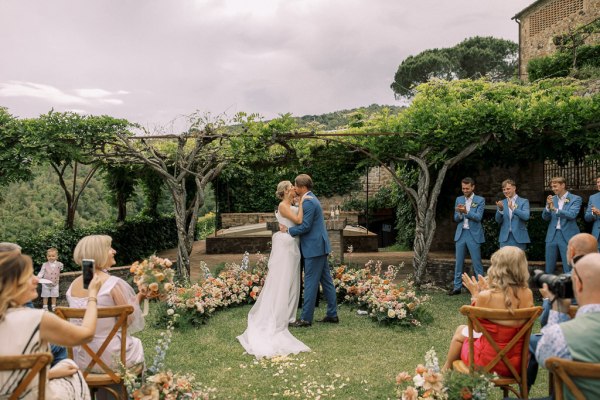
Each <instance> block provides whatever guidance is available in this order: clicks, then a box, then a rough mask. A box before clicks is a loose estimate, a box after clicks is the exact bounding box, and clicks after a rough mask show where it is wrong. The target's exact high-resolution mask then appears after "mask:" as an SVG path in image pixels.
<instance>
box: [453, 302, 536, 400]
mask: <svg viewBox="0 0 600 400" xmlns="http://www.w3.org/2000/svg"><path fill="white" fill-rule="evenodd" d="M460 312H461V313H462V314H463V315H465V316H467V318H468V327H469V371H470V372H471V373H472V372H473V371H474V369H475V363H474V357H475V355H474V354H475V353H474V352H475V348H474V343H475V340H474V338H473V331H474V330H475V331H477V332H480V333H481V334H482V336H483V337H485V338H486V340H487V341H488V342H489V344H490V345H491V346H492V347H493V349H494V350H495V352H496V356H495V357H494V358H493V359H492V360H491V361H490V362H489V363H488V364H487V365H485V366H484V367H483V370H484V371H485V372H490V371H491V370H492V369H493V368H494V367H495V366H496V365H498V364H499V363H500V362H504V365H505V366H506V367H507V368H508V370H509V372H510V374H511V375H510V376H509V377H502V378H501V379H499V380H498V382H505V383H507V385H504V384H503V383H501V384H500V385H498V384H497V386H505V389H508V390H511V391H512V392H514V393H515V394H517V395H518V396H519V397H521V398H527V395H528V394H527V362H528V359H529V337H530V335H531V330H532V328H533V324H534V323H535V320H536V319H537V317H538V316H539V315H540V314H541V313H542V307H530V308H521V309H516V310H513V312H512V313H511V312H509V311H508V310H498V309H491V308H482V307H474V306H466V305H465V306H462V307H461V308H460ZM484 319H486V320H493V321H525V322H524V323H523V325H521V326H520V327H519V328H518V329H519V330H518V331H517V333H516V334H515V336H514V337H513V338H512V339H511V340H510V341H509V342H508V343H507V344H506V346H504V348H501V347H500V345H498V343H497V342H496V340H494V338H493V337H492V335H491V334H490V332H489V331H488V330H487V329H486V328H485V326H484V325H483V324H482V323H481V320H484ZM519 342H522V343H523V346H522V348H521V354H520V357H521V364H520V366H519V368H518V369H516V368H515V367H514V366H513V365H512V364H511V363H510V360H509V358H508V353H510V352H511V350H513V349H514V348H516V347H517V346H518V344H519ZM510 384H518V385H519V388H520V390H519V393H517V392H515V391H514V390H513V389H512V388H511V387H510Z"/></svg>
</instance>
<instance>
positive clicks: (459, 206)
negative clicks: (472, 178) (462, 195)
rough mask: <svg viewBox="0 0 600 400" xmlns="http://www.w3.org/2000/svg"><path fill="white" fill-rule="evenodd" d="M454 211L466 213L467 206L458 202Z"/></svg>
mask: <svg viewBox="0 0 600 400" xmlns="http://www.w3.org/2000/svg"><path fill="white" fill-rule="evenodd" d="M456 211H458V212H459V213H462V214H466V213H467V207H466V206H465V205H464V204H459V205H458V206H457V207H456Z"/></svg>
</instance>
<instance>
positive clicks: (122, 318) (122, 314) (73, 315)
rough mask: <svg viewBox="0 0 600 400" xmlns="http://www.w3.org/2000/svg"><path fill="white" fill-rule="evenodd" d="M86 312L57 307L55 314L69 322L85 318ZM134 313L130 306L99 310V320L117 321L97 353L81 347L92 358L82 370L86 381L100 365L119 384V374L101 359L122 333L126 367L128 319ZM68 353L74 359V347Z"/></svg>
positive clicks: (84, 345)
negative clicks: (112, 342)
mask: <svg viewBox="0 0 600 400" xmlns="http://www.w3.org/2000/svg"><path fill="white" fill-rule="evenodd" d="M85 311H86V309H85V308H69V307H56V310H55V313H56V315H57V316H59V317H61V318H63V319H65V320H69V319H81V318H83V316H84V315H85ZM132 313H133V306H130V305H124V306H113V307H101V308H98V318H115V319H116V320H115V325H114V326H113V328H112V330H111V331H110V333H109V334H108V335H107V336H106V339H104V342H102V345H100V347H99V348H98V350H97V351H93V350H92V349H91V348H90V347H89V346H88V345H87V344H82V345H81V348H82V350H83V351H85V352H86V353H87V354H88V355H89V356H90V358H91V359H90V363H89V364H88V365H87V367H85V368H84V369H83V370H82V372H83V377H84V378H85V379H86V381H87V380H88V379H87V378H88V375H90V373H92V368H93V367H94V366H95V365H98V366H99V367H100V368H101V369H102V373H104V374H106V375H108V376H109V377H110V379H111V380H112V381H113V382H114V383H119V382H120V381H121V378H120V376H119V374H118V372H115V371H114V370H113V369H112V368H111V367H109V366H108V365H106V363H105V362H104V361H102V359H101V357H102V355H103V354H104V351H105V350H106V348H107V347H108V345H109V344H110V342H111V341H112V339H113V338H114V337H115V335H116V334H117V332H119V331H121V350H120V360H121V364H123V365H126V353H125V351H126V349H127V319H128V317H129V315H131V314H132ZM68 353H69V357H70V358H73V348H72V347H69V348H68ZM92 374H93V373H92ZM88 384H89V382H88Z"/></svg>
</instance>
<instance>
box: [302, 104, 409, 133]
mask: <svg viewBox="0 0 600 400" xmlns="http://www.w3.org/2000/svg"><path fill="white" fill-rule="evenodd" d="M385 109H387V110H389V111H390V112H391V113H392V114H397V113H399V112H400V111H402V109H403V108H402V107H397V106H389V105H386V106H381V105H378V104H371V105H370V106H367V107H361V108H354V109H351V110H340V111H334V112H332V113H327V114H321V115H304V116H302V117H296V118H295V120H296V121H297V124H298V127H299V128H300V129H303V130H305V129H307V130H312V129H314V130H320V131H332V130H336V129H344V128H346V127H348V126H352V125H353V124H356V123H357V122H359V124H360V121H361V120H363V121H364V120H367V119H370V118H372V117H373V116H375V115H377V114H379V113H381V112H382V111H383V110H385ZM357 117H361V118H358V119H357Z"/></svg>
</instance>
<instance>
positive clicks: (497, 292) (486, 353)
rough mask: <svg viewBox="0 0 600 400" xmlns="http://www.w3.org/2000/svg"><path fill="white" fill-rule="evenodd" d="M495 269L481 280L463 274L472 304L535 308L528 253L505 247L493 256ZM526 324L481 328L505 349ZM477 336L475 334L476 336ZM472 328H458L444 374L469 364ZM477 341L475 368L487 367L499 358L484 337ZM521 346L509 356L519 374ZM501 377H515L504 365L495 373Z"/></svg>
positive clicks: (504, 323)
mask: <svg viewBox="0 0 600 400" xmlns="http://www.w3.org/2000/svg"><path fill="white" fill-rule="evenodd" d="M490 261H491V266H490V268H489V269H488V274H487V278H484V277H482V276H479V279H478V280H477V279H475V277H472V278H471V277H469V276H468V275H466V274H463V283H464V285H465V286H466V287H467V289H469V291H470V292H471V296H472V300H471V304H472V305H474V306H477V307H485V308H493V309H498V310H508V311H510V312H513V310H515V309H520V308H529V307H533V294H532V292H531V290H530V289H529V287H528V283H527V281H528V280H529V271H528V269H527V258H526V257H525V252H524V251H523V250H521V249H520V248H518V247H514V246H505V247H503V248H501V249H500V250H498V251H496V252H495V253H494V254H492V257H491V260H490ZM524 323H525V321H494V320H482V321H481V324H482V325H483V326H485V327H486V329H487V330H488V331H489V332H490V334H491V335H492V337H493V338H494V340H495V341H496V343H498V345H499V346H500V347H502V348H503V347H504V346H506V345H507V344H508V342H510V341H511V339H512V338H513V337H514V336H515V334H516V333H517V332H518V331H519V329H520V327H521V326H522V325H523V324H524ZM474 333H475V332H474ZM468 335H469V334H468V328H467V326H466V325H461V326H459V327H458V329H457V330H456V332H455V333H454V337H453V338H452V342H451V343H450V349H449V350H448V357H447V359H446V363H445V364H444V367H443V370H447V369H450V368H452V363H453V362H454V361H456V360H458V359H462V360H463V361H464V362H465V363H468V362H469V341H468V340H467V339H468ZM476 336H479V337H477V339H476V340H475V343H474V345H475V348H474V349H475V354H474V362H475V365H479V366H485V365H486V364H487V363H488V362H490V361H491V360H493V359H494V358H495V357H496V352H495V351H494V349H493V348H492V346H491V345H490V343H489V342H488V340H487V339H486V338H485V337H483V336H481V335H476ZM523 339H524V338H522V339H521V343H520V344H518V345H517V346H515V347H513V348H512V349H511V351H509V352H508V354H507V356H508V358H509V360H510V362H511V364H512V365H513V366H514V367H515V368H516V369H517V370H518V369H519V366H520V364H521V359H520V354H521V350H522V346H523ZM491 372H496V373H498V375H501V376H511V374H510V370H509V369H508V367H507V366H506V365H505V364H504V362H500V363H498V364H496V366H495V367H494V368H493V369H492V371H491Z"/></svg>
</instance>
